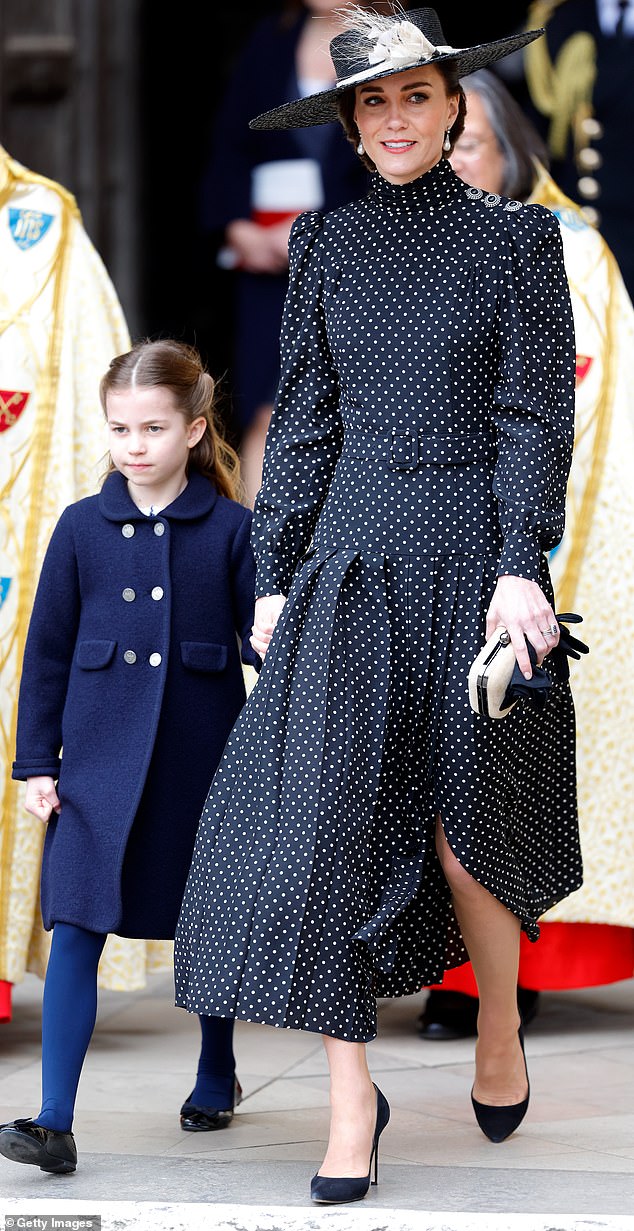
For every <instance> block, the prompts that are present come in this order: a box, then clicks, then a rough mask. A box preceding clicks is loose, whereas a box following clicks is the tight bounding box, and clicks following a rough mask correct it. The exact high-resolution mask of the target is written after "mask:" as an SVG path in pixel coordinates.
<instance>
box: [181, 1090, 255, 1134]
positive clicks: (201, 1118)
mask: <svg viewBox="0 0 634 1231" xmlns="http://www.w3.org/2000/svg"><path fill="white" fill-rule="evenodd" d="M190 1098H191V1094H190V1095H189V1098H187V1099H186V1100H185V1102H184V1103H183V1106H182V1107H181V1110H180V1118H181V1128H182V1129H183V1132H185V1133H214V1132H217V1130H218V1129H219V1128H228V1127H229V1125H230V1124H231V1121H232V1120H233V1111H234V1108H235V1107H238V1105H239V1104H240V1103H241V1102H242V1086H241V1085H240V1082H239V1081H238V1079H237V1077H236V1080H235V1082H234V1086H233V1103H232V1104H231V1107H198V1106H197V1105H196V1103H190V1101H189V1099H190Z"/></svg>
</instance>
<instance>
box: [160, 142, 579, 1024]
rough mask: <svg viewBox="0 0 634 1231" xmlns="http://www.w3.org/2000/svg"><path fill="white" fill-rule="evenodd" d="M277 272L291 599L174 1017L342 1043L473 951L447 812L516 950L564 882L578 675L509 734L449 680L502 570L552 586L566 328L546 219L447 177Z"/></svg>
mask: <svg viewBox="0 0 634 1231" xmlns="http://www.w3.org/2000/svg"><path fill="white" fill-rule="evenodd" d="M290 254H291V279H290V283H289V292H288V296H287V302H286V309H285V315H284V323H283V330H282V360H283V375H282V380H281V384H280V389H279V393H278V399H277V403H276V409H275V412H274V416H273V422H272V425H271V429H270V432H269V439H268V441H267V448H266V457H265V468H264V482H263V486H262V490H261V492H260V495H259V497H258V501H257V505H256V510H255V516H254V530H253V542H254V547H255V550H256V555H257V560H258V593H260V594H269V593H278V592H282V593H288V601H287V603H286V606H285V607H284V610H283V612H282V616H281V617H280V620H279V622H278V625H277V628H276V630H275V633H274V636H273V639H272V642H271V645H270V648H269V651H268V653H267V656H266V659H265V662H264V667H263V670H262V672H261V675H260V678H259V681H258V684H257V686H256V687H255V688H254V689H253V691H252V692H251V694H250V697H249V699H248V701H247V703H246V705H245V707H244V709H243V711H242V713H241V715H240V718H239V719H238V722H237V723H236V726H235V727H234V729H233V732H232V734H231V736H230V738H229V741H228V744H227V747H226V749H225V754H224V757H223V759H222V762H221V764H220V766H219V769H218V771H217V773H216V776H215V778H214V781H213V783H212V786H211V790H210V793H209V797H208V799H207V803H206V806H205V809H204V812H203V815H202V817H201V822H200V826H199V831H198V837H197V842H196V849H195V852H194V858H193V862H192V868H191V871H190V875H189V880H188V884H187V889H186V892H185V897H184V901H183V907H182V911H181V916H180V920H179V925H178V929H177V934H176V944H175V973H176V1001H177V1003H178V1004H180V1005H183V1006H184V1007H186V1008H188V1009H190V1010H191V1011H194V1012H197V1013H211V1014H219V1015H220V1016H237V1017H240V1018H244V1019H247V1020H251V1021H260V1022H267V1023H269V1024H272V1025H277V1026H286V1027H293V1028H303V1029H308V1030H314V1031H319V1032H324V1033H327V1034H331V1035H334V1036H336V1037H338V1038H342V1039H349V1040H356V1041H360V1040H368V1039H371V1038H372V1037H374V1034H375V1033H376V998H377V996H396V995H403V994H407V993H412V992H415V991H417V990H418V989H419V988H420V987H421V986H422V985H423V984H429V983H432V982H435V981H437V980H438V979H439V978H440V976H441V975H442V973H443V971H444V970H445V969H447V968H448V967H451V966H452V965H456V964H458V963H459V962H461V961H463V960H465V957H466V954H465V951H464V946H463V943H462V940H461V937H460V933H459V929H458V926H457V922H456V920H455V917H454V914H453V910H452V906H451V901H450V896H449V892H448V888H447V885H446V882H445V880H444V877H443V875H442V872H441V869H440V865H439V862H438V858H437V855H436V852H435V847H434V841H433V832H434V817H435V815H436V813H438V812H440V813H441V815H442V818H443V824H444V827H445V832H446V834H447V837H448V840H449V842H450V844H451V846H452V849H453V850H454V852H455V854H456V855H457V857H458V858H459V859H460V861H461V863H462V864H463V865H464V866H465V867H466V868H467V869H468V871H469V872H470V873H471V875H472V876H474V877H475V878H476V879H477V880H478V881H479V882H480V883H481V884H483V885H484V886H485V887H486V888H487V889H488V890H489V891H490V892H491V893H493V894H494V895H495V896H496V897H497V898H498V899H499V900H500V901H502V902H504V903H505V905H507V906H508V907H509V909H511V910H512V911H513V912H514V913H515V914H516V915H518V917H519V918H520V919H521V921H522V926H523V928H524V929H525V931H526V932H527V933H528V935H529V936H530V937H531V938H533V939H535V938H536V937H537V935H538V930H539V929H538V924H537V920H538V918H539V916H540V915H541V914H542V913H543V911H545V910H546V909H547V908H548V907H549V906H551V905H552V904H553V903H554V902H556V901H558V900H560V899H561V898H563V897H565V896H566V895H567V894H569V893H570V892H572V890H573V889H575V888H577V887H578V885H579V884H580V883H581V876H582V869H581V857H580V851H579V840H578V827H577V808H576V787H575V727H574V710H573V703H572V698H571V695H570V690H569V685H568V682H567V680H565V679H563V678H561V679H560V678H557V677H556V676H555V675H554V674H553V688H552V690H551V693H550V696H549V701H548V704H547V706H546V708H545V709H544V710H543V711H541V712H540V713H536V712H535V711H532V710H530V709H528V708H526V707H523V706H521V705H517V706H516V707H515V708H514V709H513V710H512V711H511V713H510V714H509V715H508V717H506V718H505V719H503V720H502V721H499V722H495V721H491V720H485V719H482V718H479V717H478V716H477V715H475V714H474V713H473V712H472V710H471V708H470V706H469V700H468V690H467V672H468V667H469V665H470V663H471V661H472V660H473V658H474V656H475V654H476V653H477V651H478V649H479V648H480V645H481V643H482V639H483V636H484V625H485V613H486V609H487V607H488V604H489V602H490V598H491V595H492V592H493V588H494V585H495V578H496V575H497V573H498V572H499V571H503V572H511V573H516V574H518V575H521V576H527V577H531V578H533V579H535V580H538V581H539V582H540V584H541V585H542V587H543V588H544V589H545V591H546V592H547V593H548V594H549V596H551V597H552V590H551V585H550V577H549V574H548V566H547V562H546V557H545V555H544V552H545V551H547V550H548V549H549V547H551V546H552V545H553V544H554V543H556V542H557V541H558V540H559V537H560V536H561V533H562V531H563V510H564V501H565V487H566V478H567V473H568V468H569V466H570V457H571V450H572V436H573V399H574V346H573V333H572V317H571V311H570V301H569V296H568V289H567V281H566V276H565V272H564V267H563V260H562V254H561V238H560V232H559V227H558V224H557V221H556V219H554V218H553V217H552V215H550V214H549V213H548V211H546V210H545V209H542V208H541V207H539V206H523V205H522V206H521V205H519V204H518V203H517V202H509V201H508V200H507V199H506V198H504V197H502V198H498V197H495V198H493V197H492V196H485V195H484V194H478V192H477V190H473V189H469V190H468V189H467V188H466V185H464V184H463V183H462V181H460V180H459V179H458V178H457V177H456V176H455V174H454V172H453V171H452V170H451V168H450V166H449V164H448V163H447V162H445V161H443V162H441V163H440V164H439V165H438V166H437V167H435V168H433V169H432V171H431V172H429V173H428V174H427V175H426V176H424V177H423V178H422V179H421V180H418V181H416V182H415V183H413V184H408V185H404V186H398V185H390V184H388V183H386V182H385V181H383V180H381V179H380V178H379V177H376V182H375V184H374V186H373V189H372V191H371V193H370V195H369V197H368V198H366V199H365V200H363V201H360V202H357V203H355V204H354V205H351V206H346V207H344V208H343V209H341V210H338V211H334V212H333V213H331V214H328V215H326V216H325V217H322V216H321V215H319V214H308V215H303V216H302V217H301V218H300V219H298V220H297V222H296V223H295V226H294V229H293V233H292V236H291V248H290ZM395 433H396V434H397V435H398V436H399V438H402V437H404V439H405V441H406V448H405V453H399V452H398V449H397V452H396V453H395V452H394V434H395ZM432 437H433V441H431V442H430V438H432ZM483 439H484V447H483V448H479V447H476V444H474V441H477V443H478V444H479V445H481V444H482V441H483ZM488 441H493V448H492V449H491V448H489V447H488V444H487V442H488ZM368 442H369V443H368ZM412 448H413V449H414V450H417V451H418V453H419V456H420V457H421V458H422V459H423V460H422V464H418V465H414V464H412V465H411V466H410V465H408V464H407V458H408V457H409V456H410V452H411V449H412ZM403 458H405V464H403ZM399 459H400V461H399ZM430 459H431V460H430ZM553 671H554V669H551V673H552V672H553Z"/></svg>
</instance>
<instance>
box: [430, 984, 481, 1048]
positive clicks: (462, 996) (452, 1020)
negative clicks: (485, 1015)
mask: <svg viewBox="0 0 634 1231" xmlns="http://www.w3.org/2000/svg"><path fill="white" fill-rule="evenodd" d="M479 1007H480V1001H479V1000H478V999H477V997H476V996H467V995H466V993H465V992H443V991H442V989H441V988H438V989H435V990H433V991H431V992H429V993H428V995H427V1000H426V1001H425V1006H424V1008H423V1011H422V1013H421V1015H420V1017H419V1018H418V1023H417V1026H418V1033H419V1035H420V1037H421V1039H438V1040H439V1041H440V1040H446V1039H467V1038H470V1037H471V1036H472V1035H475V1034H477V1033H478V1009H479Z"/></svg>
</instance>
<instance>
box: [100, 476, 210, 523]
mask: <svg viewBox="0 0 634 1231" xmlns="http://www.w3.org/2000/svg"><path fill="white" fill-rule="evenodd" d="M98 499H99V509H100V512H102V513H103V515H104V517H107V518H108V521H147V520H148V519H147V517H146V515H145V513H142V512H141V510H140V509H138V508H137V506H136V504H135V503H134V500H133V499H132V497H131V495H130V493H129V491H128V484H127V482H126V480H125V479H124V477H123V475H122V474H120V473H119V471H118V470H115V471H114V472H113V473H112V474H109V475H108V477H107V479H106V481H105V483H104V485H103V487H102V489H101V491H100V493H99V497H98ZM217 499H218V493H217V491H216V489H215V487H214V486H213V484H212V483H211V482H210V481H209V479H205V478H204V477H203V475H201V474H199V473H198V471H196V470H195V471H194V472H193V474H191V475H190V476H189V481H188V483H187V487H186V488H185V491H184V492H181V494H180V496H177V497H176V500H174V501H173V502H172V504H168V505H167V506H166V508H164V509H161V511H160V513H159V514H158V516H159V517H166V518H168V520H170V521H189V520H193V519H194V518H196V517H204V516H205V515H206V514H207V513H210V512H211V510H212V509H213V507H214V505H215V503H216V500H217Z"/></svg>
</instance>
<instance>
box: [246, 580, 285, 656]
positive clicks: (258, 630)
mask: <svg viewBox="0 0 634 1231" xmlns="http://www.w3.org/2000/svg"><path fill="white" fill-rule="evenodd" d="M285 602H286V599H285V597H284V595H283V594H267V595H266V596H265V597H264V598H256V600H255V621H254V624H253V630H252V634H251V637H250V641H251V645H252V646H253V649H254V650H255V652H256V654H259V655H260V658H264V655H265V654H266V651H267V650H268V648H269V642H270V640H271V637H272V636H273V633H274V631H275V625H276V624H277V621H278V620H279V618H280V613H281V611H282V608H283V606H284V603H285Z"/></svg>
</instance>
